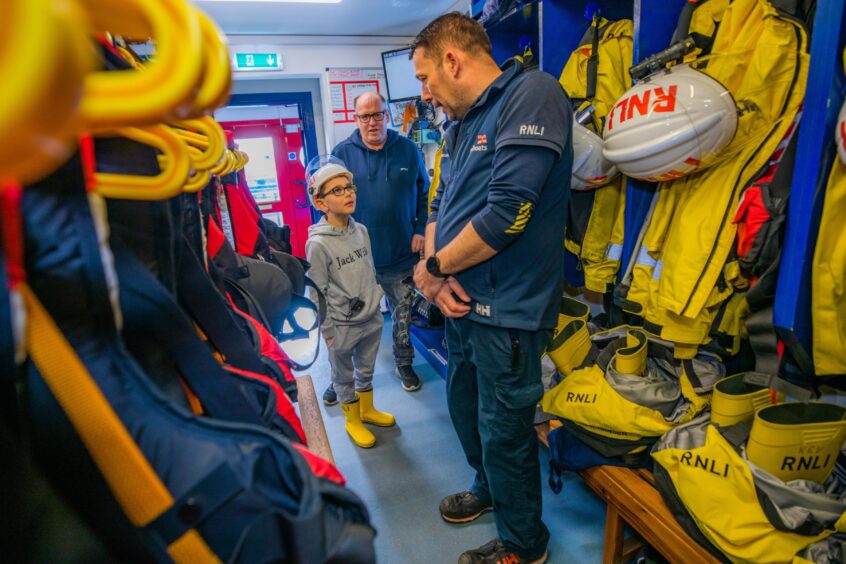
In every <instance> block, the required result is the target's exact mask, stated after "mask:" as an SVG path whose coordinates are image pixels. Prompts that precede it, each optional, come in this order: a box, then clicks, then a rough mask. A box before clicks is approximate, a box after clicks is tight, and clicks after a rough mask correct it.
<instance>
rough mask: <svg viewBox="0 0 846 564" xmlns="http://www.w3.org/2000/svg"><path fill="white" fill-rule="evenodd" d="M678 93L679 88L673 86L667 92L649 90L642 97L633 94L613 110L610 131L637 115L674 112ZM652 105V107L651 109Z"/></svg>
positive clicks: (609, 118)
mask: <svg viewBox="0 0 846 564" xmlns="http://www.w3.org/2000/svg"><path fill="white" fill-rule="evenodd" d="M676 92H678V86H676V85H675V84H673V85H672V86H670V87H669V88H668V89H667V91H664V88H662V87H660V86H659V87H656V88H653V89H651V90H647V91H646V92H644V93H643V94H642V95H641V96H638V95H637V94H632V95H631V96H629V97H627V98H623V99H622V100H620V101H619V102H617V103H616V104H614V107H613V108H612V109H611V113H610V114H608V131H611V130H612V129H614V125H615V124H617V123H624V122H626V121H628V120H630V119H632V118H633V117H635V115H639V116H645V115H646V114H648V113H649V112H650V111H651V112H654V113H656V114H657V113H663V112H673V111H675V110H676ZM650 103H651V107H650Z"/></svg>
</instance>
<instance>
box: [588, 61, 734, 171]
mask: <svg viewBox="0 0 846 564" xmlns="http://www.w3.org/2000/svg"><path fill="white" fill-rule="evenodd" d="M736 129H737V106H736V104H735V102H734V98H733V97H732V95H731V93H730V92H729V91H728V90H727V89H726V88H725V87H724V86H723V85H722V84H720V83H719V82H717V81H716V80H714V79H713V78H711V77H710V76H708V75H706V74H704V73H701V72H699V71H697V70H694V69H692V68H690V67H689V66H688V65H676V66H674V67H672V68H671V69H670V70H669V71H668V72H664V73H661V74H658V75H655V76H653V77H651V78H650V79H649V80H646V81H643V82H640V83H638V84H636V85H635V86H633V87H632V88H630V89H629V91H628V92H626V93H625V94H624V95H623V96H622V97H621V98H620V100H619V101H618V102H617V103H616V104H615V105H614V107H613V108H612V110H611V112H610V113H609V114H608V117H607V119H606V121H605V131H604V134H603V139H604V143H605V149H604V150H603V154H604V155H605V158H607V159H608V160H609V161H611V162H612V163H614V164H615V165H617V168H619V169H620V172H622V173H623V174H625V175H627V176H631V177H632V178H639V179H641V180H648V181H651V182H661V181H666V180H673V179H675V178H680V177H682V176H686V175H688V174H691V173H693V172H696V171H699V170H702V169H704V168H705V167H707V166H708V165H710V164H712V163H713V161H714V157H716V156H717V155H718V154H719V153H720V151H722V150H723V149H725V148H726V146H727V145H728V144H729V143H730V142H731V140H732V138H733V137H734V133H735V130H736Z"/></svg>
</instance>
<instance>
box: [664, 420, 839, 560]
mask: <svg viewBox="0 0 846 564" xmlns="http://www.w3.org/2000/svg"><path fill="white" fill-rule="evenodd" d="M695 424H696V423H692V424H691V426H694V425H695ZM679 430H680V429H679ZM675 432H676V431H674V433H675ZM672 438H673V437H672V436H671V435H670V436H668V437H666V438H665V439H662V441H661V442H660V443H659V444H658V445H656V448H655V450H654V451H653V452H652V457H653V458H654V459H655V462H656V463H657V464H658V466H656V470H655V477H656V485H657V486H658V489H659V490H661V492H662V494H663V495H664V497H665V499H666V498H667V497H668V495H667V492H671V493H670V495H669V497H670V498H671V499H674V498H675V499H677V500H678V501H679V502H681V504H683V505H684V508H685V510H686V512H687V514H688V515H689V516H690V517H691V518H692V519H693V522H694V524H695V525H696V527H697V528H698V529H699V531H700V532H701V533H702V534H703V535H704V537H705V539H706V540H707V541H708V542H710V543H711V544H712V545H713V546H714V547H716V548H717V549H719V550H720V552H722V553H723V554H724V555H725V556H727V557H728V558H729V559H730V560H731V561H732V562H756V563H777V562H791V561H793V562H801V561H805V560H802V559H801V558H797V553H799V552H800V551H802V550H803V549H805V548H806V547H808V546H809V545H811V544H813V543H815V542H817V541H820V540H822V539H825V538H827V537H828V536H830V535H831V534H833V533H835V532H838V531H840V532H842V531H844V530H846V514H844V513H841V514H840V517H839V519H837V520H836V522H835V523H834V526H833V527H830V528H826V529H824V530H822V531H820V532H818V533H816V534H810V535H803V534H799V533H797V532H792V531H786V530H783V529H780V528H777V527H776V526H775V525H773V523H772V522H771V521H770V519H769V518H768V517H767V514H766V512H765V511H764V508H763V507H762V505H761V502H760V498H759V492H758V490H757V488H756V483H755V477H754V476H753V471H752V469H751V468H750V466H749V463H748V462H747V461H746V460H745V459H744V458H742V457H741V456H740V455H739V454H738V452H737V450H735V447H734V446H733V445H732V444H731V443H729V442H728V440H726V438H725V437H724V436H723V435H722V434H721V433H720V431H718V430H717V428H716V427H714V426H713V425H707V427H706V429H705V439H704V444H701V445H698V446H695V447H693V448H674V447H673V446H672V443H673V440H672ZM662 443H664V444H662ZM689 443H690V440H689V439H687V440H682V441H679V444H685V445H687V444H689ZM785 487H786V486H785ZM670 505H671V508H672V505H673V504H672V503H671V504H670Z"/></svg>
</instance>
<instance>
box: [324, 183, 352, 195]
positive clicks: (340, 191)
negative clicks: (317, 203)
mask: <svg viewBox="0 0 846 564" xmlns="http://www.w3.org/2000/svg"><path fill="white" fill-rule="evenodd" d="M347 192H349V193H350V194H355V193H356V192H358V188H357V187H356V185H355V184H347V185H346V186H335V187H334V188H332V189H331V190H328V191H326V192H324V193H323V194H321V195H320V197H321V198H325V197H326V196H328V195H329V194H332V195H333V196H335V197H336V198H340V197H341V196H343V195H344V194H346V193H347Z"/></svg>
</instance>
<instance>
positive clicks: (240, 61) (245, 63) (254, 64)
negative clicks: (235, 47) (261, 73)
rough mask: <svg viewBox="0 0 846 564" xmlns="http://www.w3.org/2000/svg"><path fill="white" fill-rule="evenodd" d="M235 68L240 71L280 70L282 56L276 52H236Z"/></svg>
mask: <svg viewBox="0 0 846 564" xmlns="http://www.w3.org/2000/svg"><path fill="white" fill-rule="evenodd" d="M235 69H236V70H240V71H249V70H282V58H281V57H280V56H279V55H277V54H276V53H237V54H236V55H235Z"/></svg>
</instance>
